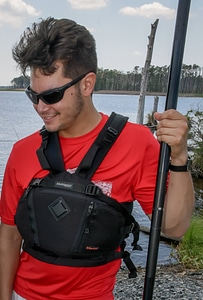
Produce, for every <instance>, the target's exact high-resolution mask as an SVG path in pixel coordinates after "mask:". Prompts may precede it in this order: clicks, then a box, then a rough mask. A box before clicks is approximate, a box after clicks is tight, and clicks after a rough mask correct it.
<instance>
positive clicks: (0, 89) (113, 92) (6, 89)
mask: <svg viewBox="0 0 203 300" xmlns="http://www.w3.org/2000/svg"><path fill="white" fill-rule="evenodd" d="M24 90H25V89H22V88H20V89H14V88H9V87H0V92H24ZM93 93H94V94H103V95H139V94H140V92H139V91H116V90H99V91H94V92H93ZM146 96H154V97H156V96H157V97H159V96H166V93H158V92H153V93H150V92H146ZM179 97H194V98H203V95H196V94H179Z"/></svg>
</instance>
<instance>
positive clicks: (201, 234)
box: [177, 217, 203, 269]
mask: <svg viewBox="0 0 203 300" xmlns="http://www.w3.org/2000/svg"><path fill="white" fill-rule="evenodd" d="M177 252H178V258H179V261H180V263H181V264H182V265H184V266H185V267H186V268H195V269H203V219H202V218H200V217H193V218H192V220H191V224H190V227H189V229H188V230H187V232H186V233H185V235H184V237H183V239H182V241H181V242H180V244H179V245H178V247H177Z"/></svg>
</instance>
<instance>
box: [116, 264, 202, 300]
mask: <svg viewBox="0 0 203 300" xmlns="http://www.w3.org/2000/svg"><path fill="white" fill-rule="evenodd" d="M144 280H145V269H144V268H138V270H137V277H136V278H131V279H129V278H128V271H127V270H126V269H121V270H120V271H119V272H118V274H117V281H116V285H115V289H114V295H115V300H126V299H128V300H142V295H143V286H144ZM161 299H164V300H165V299H169V300H175V299H177V300H179V299H184V300H200V299H203V270H198V271H196V270H193V269H185V268H184V267H183V266H182V265H179V264H178V265H172V266H158V267H157V270H156V277H155V283H154V292H153V300H161Z"/></svg>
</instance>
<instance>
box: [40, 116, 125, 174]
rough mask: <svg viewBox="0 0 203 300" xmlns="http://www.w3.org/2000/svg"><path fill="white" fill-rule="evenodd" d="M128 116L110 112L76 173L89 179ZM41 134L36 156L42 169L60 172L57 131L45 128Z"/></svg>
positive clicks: (60, 162) (61, 160)
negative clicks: (49, 130) (40, 142)
mask: <svg viewBox="0 0 203 300" xmlns="http://www.w3.org/2000/svg"><path fill="white" fill-rule="evenodd" d="M127 120H128V117H124V116H122V115H119V114H116V113H114V112H112V114H111V116H110V117H109V119H108V120H107V122H106V124H105V125H104V127H103V128H102V130H101V132H100V133H99V135H98V137H97V138H96V140H95V141H94V143H93V144H92V146H91V147H90V149H89V150H88V152H87V153H86V155H85V157H84V158H83V159H82V161H81V163H80V165H79V166H78V168H77V170H76V173H75V174H77V175H79V176H81V177H84V178H87V179H91V177H92V175H93V174H94V173H95V171H96V170H97V168H98V167H99V165H100V164H101V162H102V160H103V159H104V157H105V155H106V154H107V152H108V151H109V149H110V148H111V147H112V145H113V143H114V142H115V140H116V139H117V138H118V136H119V133H120V132H121V130H122V129H123V127H124V126H125V124H126V122H127ZM40 134H41V135H42V144H41V146H40V148H39V149H38V150H37V156H38V159H39V161H40V164H41V166H42V168H43V169H44V170H50V171H56V172H62V171H64V170H65V169H64V162H63V158H62V154H61V148H60V143H59V139H58V133H57V132H48V131H47V130H46V128H45V127H44V126H43V128H42V129H41V131H40Z"/></svg>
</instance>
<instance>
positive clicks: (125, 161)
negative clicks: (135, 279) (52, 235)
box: [0, 18, 194, 300]
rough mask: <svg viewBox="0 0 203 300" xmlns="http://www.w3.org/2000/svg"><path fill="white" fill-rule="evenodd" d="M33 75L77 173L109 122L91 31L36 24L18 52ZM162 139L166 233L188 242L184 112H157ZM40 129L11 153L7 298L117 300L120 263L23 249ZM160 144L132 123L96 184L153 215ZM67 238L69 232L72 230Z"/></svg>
mask: <svg viewBox="0 0 203 300" xmlns="http://www.w3.org/2000/svg"><path fill="white" fill-rule="evenodd" d="M13 57H14V59H15V60H16V62H17V63H18V64H19V66H20V67H21V70H22V71H23V73H24V74H25V73H26V71H27V69H30V71H31V80H30V87H28V88H27V90H26V94H27V95H28V97H29V98H30V100H31V101H32V102H33V106H34V109H35V110H36V112H37V113H38V114H39V116H40V117H41V118H42V119H43V122H44V124H45V126H46V129H47V130H48V131H50V132H54V131H57V132H58V134H59V139H60V144H61V148H62V154H63V158H64V163H65V167H66V170H67V171H69V172H74V171H75V170H76V169H77V166H78V165H79V163H80V161H81V159H82V158H83V157H84V155H85V153H86V152H87V151H88V149H89V147H90V145H91V144H92V142H93V141H94V140H95V138H96V137H97V135H98V133H99V132H100V131H101V129H102V127H103V125H104V124H105V122H106V121H107V119H108V117H107V116H106V115H104V114H102V113H99V112H98V111H97V110H96V108H95V107H94V105H93V102H92V97H91V96H92V92H93V89H94V85H95V81H96V71H97V58H96V51H95V41H94V39H93V37H92V36H91V34H90V33H89V32H88V31H87V30H86V29H85V28H84V27H82V26H80V25H78V24H76V23H75V22H73V21H70V20H67V19H62V20H56V19H53V18H48V19H46V20H41V21H40V22H39V23H38V24H36V23H34V24H33V26H32V27H31V28H28V29H27V30H26V31H25V32H24V35H23V36H22V38H21V40H20V42H19V43H18V44H17V45H16V46H15V47H14V49H13ZM155 118H156V119H157V121H158V125H157V139H158V141H164V142H166V143H167V144H168V145H169V146H170V147H171V164H172V165H173V166H174V169H173V171H171V172H170V179H169V183H168V189H167V193H166V199H165V207H164V213H163V225H162V231H163V232H164V233H165V234H167V235H170V236H174V237H181V236H182V235H183V234H184V233H185V231H186V229H187V228H188V226H189V222H190V216H191V214H192V211H193V205H194V192H193V185H192V180H191V176H190V173H189V172H188V171H187V170H185V171H184V172H178V171H179V168H178V167H179V166H185V165H186V163H187V160H188V154H187V131H188V127H187V120H186V118H185V117H184V116H183V115H181V114H180V113H179V112H177V111H174V110H169V111H166V112H163V113H156V114H155ZM40 144H41V137H40V135H39V132H36V133H34V134H33V135H31V136H29V137H27V138H24V139H22V140H21V141H19V142H17V143H16V144H15V145H14V147H13V150H12V152H11V154H10V157H9V160H8V163H7V166H6V170H5V176H4V181H3V187H2V196H1V221H2V224H1V231H0V299H1V300H11V299H12V294H13V299H28V300H43V299H53V300H57V299H60V300H65V299H69V300H73V299H77V300H78V299H86V300H90V299H94V300H104V299H105V300H110V299H113V288H114V284H115V276H116V273H117V271H118V270H119V267H120V260H119V259H118V260H114V261H111V262H109V263H107V264H103V265H100V266H92V267H77V266H64V265H55V264H50V263H46V262H44V261H41V260H38V259H36V258H34V257H33V256H32V255H30V254H28V253H27V252H26V251H23V252H22V253H21V254H20V249H21V243H22V237H21V235H20V233H19V232H18V229H17V227H16V225H15V222H14V216H15V213H16V208H17V205H18V202H19V199H20V197H21V196H22V194H23V192H24V191H25V189H26V188H27V187H28V185H29V183H30V181H31V180H32V179H33V178H42V177H44V176H45V175H46V174H47V173H48V172H47V171H45V170H42V168H41V166H40V163H39V161H38V158H37V156H36V150H37V149H38V148H39V146H40ZM158 152H159V144H158V142H157V140H156V139H154V137H153V136H152V135H151V133H150V131H149V130H148V129H147V128H145V127H144V126H140V125H137V124H132V123H130V122H128V123H127V124H126V126H125V128H124V129H123V131H122V133H121V134H120V136H119V137H118V140H117V141H116V143H115V145H114V146H113V147H112V149H111V150H110V151H109V153H108V155H107V156H106V158H105V159H104V161H103V162H102V164H101V165H100V167H99V168H98V170H97V171H96V173H95V174H94V175H93V178H92V181H93V182H95V183H97V184H98V185H99V186H100V187H101V188H102V187H103V186H105V191H104V192H106V193H108V195H110V196H111V197H112V198H114V199H117V201H119V202H130V201H133V200H134V199H137V200H138V201H139V203H140V204H141V206H142V208H143V209H144V211H145V213H146V214H147V215H149V217H150V216H151V213H152V207H153V197H154V189H155V181H156V172H157V162H158ZM66 233H67V232H66Z"/></svg>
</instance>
